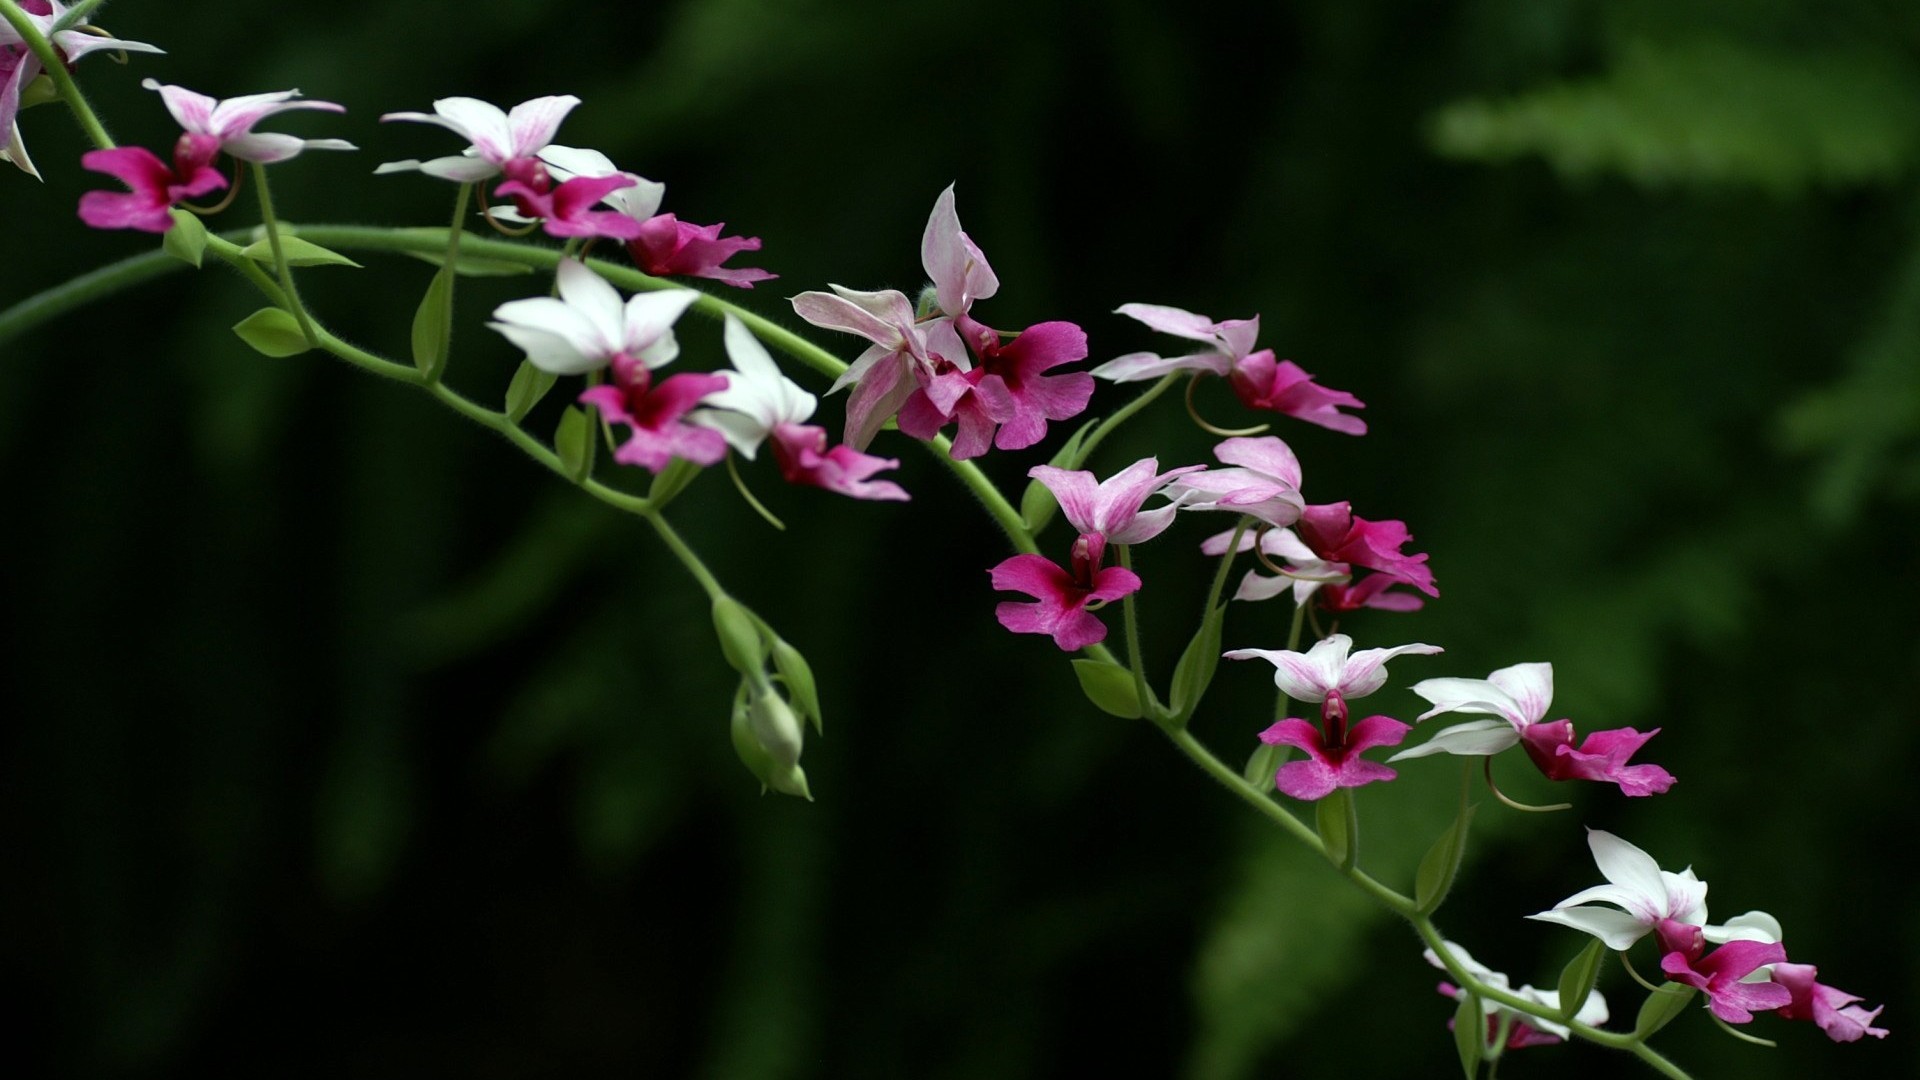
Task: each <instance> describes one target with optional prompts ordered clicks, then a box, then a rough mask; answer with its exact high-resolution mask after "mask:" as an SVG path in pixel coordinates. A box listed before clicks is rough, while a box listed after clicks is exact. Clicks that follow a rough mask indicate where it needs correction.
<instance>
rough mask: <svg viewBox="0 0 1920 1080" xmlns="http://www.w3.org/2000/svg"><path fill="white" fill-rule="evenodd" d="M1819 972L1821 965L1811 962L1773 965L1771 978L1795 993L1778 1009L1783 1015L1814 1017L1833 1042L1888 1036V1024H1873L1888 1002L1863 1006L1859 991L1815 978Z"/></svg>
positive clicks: (1811, 1018)
mask: <svg viewBox="0 0 1920 1080" xmlns="http://www.w3.org/2000/svg"><path fill="white" fill-rule="evenodd" d="M1819 974H1820V969H1818V968H1816V967H1814V966H1813V965H1812V964H1784V963H1781V964H1775V965H1773V973H1772V975H1771V978H1772V979H1773V981H1774V982H1776V983H1778V984H1779V985H1781V986H1784V987H1786V988H1787V991H1788V993H1790V994H1792V995H1793V1000H1792V1001H1790V1002H1788V1003H1787V1004H1786V1005H1783V1006H1781V1007H1780V1008H1779V1010H1777V1011H1778V1012H1779V1014H1780V1015H1781V1016H1783V1017H1785V1018H1787V1019H1788V1020H1811V1021H1813V1022H1814V1023H1816V1024H1818V1025H1820V1030H1821V1031H1824V1032H1826V1033H1827V1038H1829V1039H1832V1040H1833V1041H1834V1042H1856V1041H1858V1040H1859V1038H1860V1037H1861V1036H1862V1035H1871V1036H1873V1037H1874V1038H1876V1039H1884V1038H1886V1037H1887V1029H1886V1028H1878V1027H1874V1026H1873V1021H1874V1018H1875V1017H1878V1016H1879V1015H1880V1011H1881V1010H1882V1009H1884V1008H1886V1006H1884V1005H1876V1006H1875V1007H1874V1008H1872V1009H1870V1010H1869V1009H1864V1008H1862V1007H1860V1006H1859V1005H1856V1004H1854V1002H1857V1001H1860V1000H1862V999H1861V997H1860V996H1859V995H1858V994H1849V993H1847V992H1846V991H1845V990H1836V989H1834V988H1833V987H1831V986H1828V985H1826V984H1825V983H1821V982H1816V981H1815V976H1817V975H1819Z"/></svg>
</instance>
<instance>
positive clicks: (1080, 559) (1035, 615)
mask: <svg viewBox="0 0 1920 1080" xmlns="http://www.w3.org/2000/svg"><path fill="white" fill-rule="evenodd" d="M1106 546H1107V544H1106V540H1105V539H1104V538H1103V537H1101V535H1100V534H1099V533H1097V532H1096V533H1086V534H1083V535H1081V536H1080V537H1078V538H1077V539H1075V540H1074V542H1073V553H1072V555H1071V556H1070V558H1069V561H1068V569H1065V570H1062V569H1061V568H1060V567H1058V566H1056V565H1054V563H1052V562H1051V561H1049V560H1048V559H1047V558H1046V557H1044V556H1041V555H1015V556H1013V557H1012V558H1010V559H1007V560H1005V561H1004V562H1002V563H1000V565H998V566H995V567H994V568H993V569H992V570H991V571H989V573H991V574H992V575H993V577H992V581H993V587H994V588H996V589H999V590H1001V591H1003V592H1020V593H1026V594H1027V595H1028V596H1031V597H1033V598H1034V599H1035V600H1037V601H1039V603H1035V604H1021V603H1015V602H1013V601H1010V600H1009V601H1006V602H1003V603H1001V604H1000V605H999V606H998V607H996V608H994V612H993V614H994V617H995V618H997V619H999V620H1000V625H1001V626H1004V627H1006V628H1007V629H1009V630H1011V631H1013V632H1014V633H1016V634H1048V635H1051V636H1052V637H1053V643H1054V644H1055V645H1058V646H1059V647H1060V648H1061V649H1062V650H1064V651H1066V652H1073V651H1075V650H1078V649H1084V648H1086V647H1087V646H1089V645H1095V644H1098V643H1100V642H1102V641H1105V640H1106V637H1107V626H1106V624H1105V623H1103V622H1101V621H1100V620H1099V618H1097V617H1096V616H1095V615H1094V614H1093V613H1092V611H1090V610H1088V608H1089V606H1090V605H1095V604H1104V603H1106V602H1107V601H1110V600H1118V599H1120V598H1121V597H1123V596H1127V595H1129V594H1131V593H1135V592H1139V591H1140V578H1139V577H1138V576H1137V575H1135V574H1134V573H1133V571H1131V570H1127V569H1124V568H1122V567H1118V566H1106V567H1103V566H1102V565H1101V560H1102V558H1103V556H1104V555H1105V553H1106Z"/></svg>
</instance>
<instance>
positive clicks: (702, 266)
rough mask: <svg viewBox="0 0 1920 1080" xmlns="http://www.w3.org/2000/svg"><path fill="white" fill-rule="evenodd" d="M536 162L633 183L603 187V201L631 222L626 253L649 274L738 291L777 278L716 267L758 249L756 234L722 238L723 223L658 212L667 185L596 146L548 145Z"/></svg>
mask: <svg viewBox="0 0 1920 1080" xmlns="http://www.w3.org/2000/svg"><path fill="white" fill-rule="evenodd" d="M540 160H541V161H543V162H545V163H546V165H547V167H548V169H549V170H551V171H552V172H553V173H554V174H555V175H557V176H559V177H560V178H561V179H562V180H568V181H571V180H573V179H577V178H601V177H608V176H624V177H627V178H629V179H630V180H632V181H633V182H632V183H631V184H630V185H625V186H620V185H616V186H615V187H613V188H611V189H609V190H608V191H607V193H606V194H605V195H604V196H603V201H605V202H606V204H607V205H608V206H611V207H613V208H614V210H616V211H618V212H619V213H620V214H621V215H622V216H624V217H627V218H629V219H631V220H632V221H633V222H634V223H635V225H636V226H637V231H635V232H634V233H633V234H632V235H631V236H630V237H624V238H625V239H626V240H627V254H628V255H629V256H631V257H632V259H633V262H634V265H635V266H638V267H639V268H640V269H642V270H644V271H646V272H647V273H649V274H653V275H654V276H656V277H702V278H707V279H710V280H713V281H720V282H725V283H726V284H728V285H732V286H735V287H736V288H741V289H751V288H753V283H754V282H756V281H770V280H772V279H773V278H775V277H778V276H779V275H777V274H772V273H769V272H767V271H765V270H760V269H756V268H753V267H726V266H723V265H721V264H723V263H725V262H726V261H727V260H728V259H731V258H733V256H735V255H737V254H739V253H740V252H743V251H758V250H760V238H759V237H757V236H728V237H723V236H721V235H720V231H721V230H722V229H724V228H726V222H721V223H719V224H717V225H694V224H692V223H690V222H685V221H681V220H680V219H679V218H677V217H675V216H674V215H672V214H662V213H660V212H659V211H660V202H661V200H662V199H663V198H665V197H666V192H667V186H666V185H665V184H661V183H657V182H655V181H652V180H648V179H647V178H646V177H644V176H640V175H638V174H636V173H630V172H622V171H621V170H620V169H618V168H616V167H615V166H614V164H613V162H612V160H610V159H609V158H608V157H607V156H606V155H605V154H602V153H601V152H599V151H598V150H586V149H581V148H578V147H572V146H549V147H547V148H546V149H545V150H542V151H541V152H540ZM608 235H611V234H608Z"/></svg>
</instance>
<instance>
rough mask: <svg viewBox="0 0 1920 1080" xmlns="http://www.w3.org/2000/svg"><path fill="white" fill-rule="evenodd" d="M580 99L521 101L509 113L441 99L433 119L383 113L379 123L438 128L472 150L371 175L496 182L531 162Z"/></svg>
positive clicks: (392, 164) (391, 165) (393, 165)
mask: <svg viewBox="0 0 1920 1080" xmlns="http://www.w3.org/2000/svg"><path fill="white" fill-rule="evenodd" d="M578 104H580V99H579V98H577V97H574V96H573V95H572V94H560V95H555V96H549V97H538V98H534V99H533V100H531V101H523V102H521V103H520V104H518V105H515V106H514V107H513V111H512V112H501V111H500V109H499V107H498V106H496V105H491V104H488V103H487V102H484V101H481V100H479V99H478V98H470V97H450V98H441V99H439V100H438V101H435V102H434V103H433V115H428V114H427V113H417V112H396V113H387V114H386V115H384V116H382V117H381V118H380V119H381V120H382V121H383V122H384V121H387V120H412V121H416V122H418V123H423V124H438V125H439V126H441V127H443V128H446V129H447V130H448V131H451V132H453V133H454V134H456V135H458V136H460V137H461V138H463V139H466V140H467V141H468V142H470V143H472V144H473V145H472V146H470V147H468V149H467V151H466V152H465V153H463V154H455V155H453V156H451V157H439V158H434V159H433V160H431V161H420V160H417V159H408V160H406V161H389V162H387V163H386V164H384V165H381V166H380V167H379V168H377V169H375V170H373V171H374V172H375V173H395V172H413V171H419V172H423V173H426V174H427V175H428V176H437V177H439V178H440V179H442V180H454V181H457V182H460V183H470V182H473V181H478V180H485V179H487V178H488V177H493V176H498V175H500V174H501V173H502V172H504V171H505V170H506V166H507V163H508V162H510V161H519V160H523V159H527V158H532V157H535V156H536V155H538V154H539V153H540V152H541V151H542V150H544V149H546V148H547V144H548V143H550V142H552V141H553V136H554V134H555V133H556V132H558V131H559V130H560V122H561V121H563V120H565V119H566V118H567V114H568V113H569V112H572V111H573V107H574V106H575V105H578Z"/></svg>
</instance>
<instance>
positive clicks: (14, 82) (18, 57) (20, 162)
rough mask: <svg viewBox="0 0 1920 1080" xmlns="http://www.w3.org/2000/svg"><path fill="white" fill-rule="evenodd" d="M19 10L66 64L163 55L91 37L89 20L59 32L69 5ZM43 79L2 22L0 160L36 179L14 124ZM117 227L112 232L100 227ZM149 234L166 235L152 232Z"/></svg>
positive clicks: (24, 0) (53, 1)
mask: <svg viewBox="0 0 1920 1080" xmlns="http://www.w3.org/2000/svg"><path fill="white" fill-rule="evenodd" d="M19 3H20V8H21V10H22V11H24V12H25V13H26V16H27V21H28V22H30V23H32V24H33V27H34V29H36V30H38V31H39V32H40V35H41V36H42V37H44V38H46V39H47V42H48V44H50V45H52V46H53V47H54V49H55V50H56V51H57V52H59V54H60V55H61V56H62V57H64V58H65V59H66V61H67V63H68V64H72V63H74V62H75V61H77V60H79V59H80V58H81V57H83V56H85V55H87V54H88V53H94V52H100V51H102V50H109V51H113V52H141V53H157V52H160V51H161V50H160V49H158V48H156V47H155V46H152V45H148V44H146V43H145V42H141V41H122V40H120V39H119V38H115V37H108V36H106V35H104V34H96V33H91V32H89V31H88V30H87V29H85V27H86V26H87V20H86V18H85V17H82V18H80V19H79V20H77V21H75V22H74V23H73V24H72V25H70V26H67V27H65V28H64V29H61V30H55V29H54V27H55V26H57V25H59V23H60V20H61V18H62V17H63V16H65V15H66V13H67V8H68V7H70V6H71V5H68V4H63V3H60V0H19ZM39 74H40V58H39V57H37V56H35V55H34V54H33V50H31V49H29V48H27V43H26V40H25V39H24V38H22V37H21V36H20V35H19V34H18V33H17V32H15V30H14V29H13V24H11V23H8V22H5V21H0V135H4V136H5V137H6V142H5V143H4V144H0V150H3V151H4V152H0V157H4V158H6V159H7V160H9V161H12V162H13V163H14V164H15V165H16V166H19V167H20V169H21V170H22V171H24V172H27V173H30V174H32V175H34V176H38V175H39V174H38V173H37V172H34V169H33V162H32V161H31V160H30V159H28V157H27V149H26V146H25V145H24V144H23V143H22V142H21V141H20V129H19V127H18V126H17V125H16V124H15V123H14V119H15V117H16V116H18V115H19V112H20V95H21V93H22V92H23V91H24V90H25V89H26V86H27V84H28V83H30V82H32V81H33V80H34V79H35V78H36V77H37V76H39ZM96 227H113V226H96ZM148 231H150V232H161V231H164V230H159V229H150V230H148Z"/></svg>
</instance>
